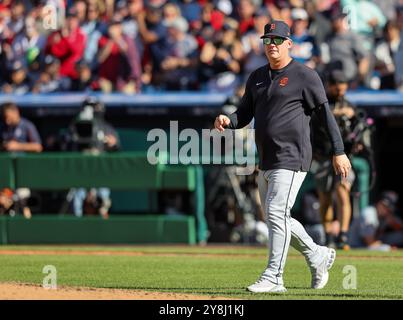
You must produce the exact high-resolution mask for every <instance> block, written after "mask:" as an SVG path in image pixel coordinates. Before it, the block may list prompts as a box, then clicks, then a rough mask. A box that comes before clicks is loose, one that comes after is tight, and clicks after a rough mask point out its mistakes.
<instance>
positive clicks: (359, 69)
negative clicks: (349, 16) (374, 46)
mask: <svg viewBox="0 0 403 320" xmlns="http://www.w3.org/2000/svg"><path fill="white" fill-rule="evenodd" d="M332 26H333V32H334V34H332V35H331V37H330V38H329V39H328V40H327V50H325V52H326V53H325V54H324V55H322V59H323V60H324V61H328V62H329V64H328V69H329V70H334V69H338V70H342V71H343V73H344V75H345V77H346V78H347V80H348V81H349V83H350V86H351V85H353V87H356V86H357V85H358V84H360V83H363V82H364V81H365V78H366V76H367V74H368V70H369V52H368V50H366V49H365V47H364V46H363V43H362V38H361V37H360V36H358V35H357V34H356V33H353V32H352V31H350V30H349V28H348V25H347V22H346V15H345V14H343V13H338V12H336V13H335V14H333V16H332ZM326 54H328V55H329V56H326Z"/></svg>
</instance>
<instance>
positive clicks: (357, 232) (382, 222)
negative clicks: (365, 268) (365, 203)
mask: <svg viewBox="0 0 403 320" xmlns="http://www.w3.org/2000/svg"><path fill="white" fill-rule="evenodd" d="M398 201H399V196H398V194H397V193H396V192H394V191H385V192H383V193H382V194H381V196H380V198H379V200H378V201H377V202H376V204H375V205H374V206H369V207H367V208H364V209H363V210H362V212H361V215H360V217H359V218H358V219H355V220H354V221H353V223H352V226H351V236H350V237H351V239H350V240H351V246H352V247H367V248H368V249H372V250H386V251H388V250H390V249H391V246H397V247H403V223H402V220H401V219H400V218H399V217H398V216H397V215H396V213H397V205H398Z"/></svg>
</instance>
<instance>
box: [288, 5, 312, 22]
mask: <svg viewBox="0 0 403 320" xmlns="http://www.w3.org/2000/svg"><path fill="white" fill-rule="evenodd" d="M291 19H292V20H294V21H295V20H308V13H307V12H306V11H305V9H303V8H294V9H292V10H291Z"/></svg>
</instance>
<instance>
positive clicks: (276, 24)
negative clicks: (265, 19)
mask: <svg viewBox="0 0 403 320" xmlns="http://www.w3.org/2000/svg"><path fill="white" fill-rule="evenodd" d="M289 36H290V27H289V26H288V24H287V23H285V22H284V21H282V20H274V21H272V22H271V23H268V24H266V25H265V26H264V34H263V36H261V37H260V39H263V38H269V37H282V38H288V37H289Z"/></svg>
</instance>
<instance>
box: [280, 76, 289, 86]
mask: <svg viewBox="0 0 403 320" xmlns="http://www.w3.org/2000/svg"><path fill="white" fill-rule="evenodd" d="M287 84H288V77H284V78H281V79H280V87H285V86H286V85H287Z"/></svg>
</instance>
